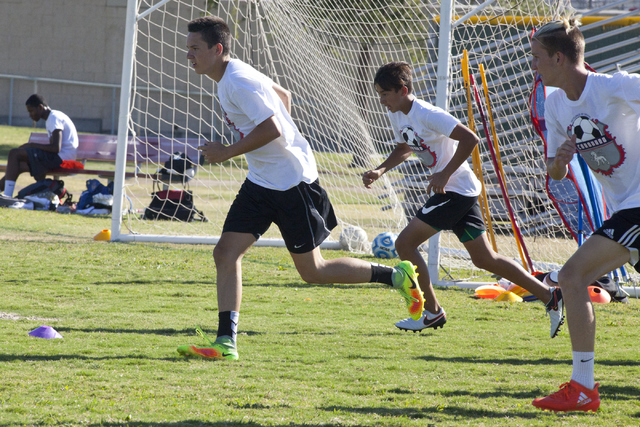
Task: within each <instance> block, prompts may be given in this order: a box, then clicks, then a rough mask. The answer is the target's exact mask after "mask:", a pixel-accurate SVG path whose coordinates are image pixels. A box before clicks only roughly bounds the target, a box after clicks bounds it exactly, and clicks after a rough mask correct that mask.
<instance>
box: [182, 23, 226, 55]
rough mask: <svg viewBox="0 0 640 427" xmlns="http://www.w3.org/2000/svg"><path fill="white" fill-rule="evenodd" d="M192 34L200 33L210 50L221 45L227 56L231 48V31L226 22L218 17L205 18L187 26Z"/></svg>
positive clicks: (223, 52)
mask: <svg viewBox="0 0 640 427" xmlns="http://www.w3.org/2000/svg"><path fill="white" fill-rule="evenodd" d="M187 29H188V30H189V32H190V33H200V34H201V35H202V39H203V40H204V41H205V42H207V45H208V46H209V49H211V48H212V47H213V46H215V45H217V44H218V43H220V44H221V45H222V54H223V55H227V54H228V53H229V49H230V48H231V31H230V30H229V26H228V25H227V23H226V22H224V20H223V19H222V18H220V17H218V16H203V17H201V18H196V19H194V20H192V21H190V22H189V24H187Z"/></svg>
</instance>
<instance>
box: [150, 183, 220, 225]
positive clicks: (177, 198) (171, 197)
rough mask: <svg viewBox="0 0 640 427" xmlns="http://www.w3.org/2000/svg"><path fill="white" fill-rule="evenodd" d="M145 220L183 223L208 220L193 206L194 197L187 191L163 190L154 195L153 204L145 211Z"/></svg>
mask: <svg viewBox="0 0 640 427" xmlns="http://www.w3.org/2000/svg"><path fill="white" fill-rule="evenodd" d="M143 218H144V219H151V220H157V219H162V220H176V221H182V222H191V221H202V222H207V221H208V219H207V218H206V217H205V216H204V214H203V213H202V211H199V210H198V209H196V207H195V206H194V205H193V195H192V194H191V192H190V191H187V190H162V191H157V192H155V193H153V198H152V199H151V204H150V205H149V207H148V208H146V209H145V210H144V216H143Z"/></svg>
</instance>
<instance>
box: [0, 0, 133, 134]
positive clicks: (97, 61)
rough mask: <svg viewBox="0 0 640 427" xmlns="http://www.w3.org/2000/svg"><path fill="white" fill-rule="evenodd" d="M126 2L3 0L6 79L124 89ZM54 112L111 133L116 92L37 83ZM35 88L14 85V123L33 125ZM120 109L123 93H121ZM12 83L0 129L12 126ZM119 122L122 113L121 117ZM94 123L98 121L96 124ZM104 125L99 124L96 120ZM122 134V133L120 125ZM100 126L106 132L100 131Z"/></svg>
mask: <svg viewBox="0 0 640 427" xmlns="http://www.w3.org/2000/svg"><path fill="white" fill-rule="evenodd" d="M126 3H127V2H126V0H27V1H25V0H0V40H2V43H1V44H0V45H1V46H2V48H1V49H0V74H10V75H17V76H28V77H39V78H43V77H44V78H54V79H64V80H77V81H81V82H90V83H106V84H116V85H118V86H119V85H120V76H121V72H122V70H121V69H122V49H123V43H124V23H125V14H126ZM37 91H38V93H40V94H42V95H44V96H45V98H46V99H47V100H48V102H49V104H50V105H51V107H52V108H55V109H59V110H61V111H63V112H65V113H66V114H68V115H69V116H70V117H71V118H72V119H74V121H76V124H77V125H78V127H80V128H81V127H86V128H87V130H89V131H94V132H95V131H103V132H109V131H110V130H111V126H112V117H113V111H112V106H113V96H114V91H113V89H112V88H95V87H89V86H77V85H69V84H61V83H49V82H42V81H40V82H37ZM33 92H34V82H33V81H25V80H18V79H14V84H13V102H12V103H11V109H12V123H13V124H14V125H25V124H28V123H29V122H30V121H29V120H28V117H27V115H26V109H25V107H24V102H25V100H26V98H27V97H28V96H29V95H31V94H32V93H33ZM115 96H116V103H115V105H116V107H117V105H118V101H119V97H120V91H119V90H116V93H115ZM9 99H10V80H9V79H7V78H0V123H4V124H6V123H7V117H8V115H9V110H10V102H9ZM115 114H116V116H115V117H116V119H117V114H118V113H117V108H116V111H115ZM92 119H93V120H92ZM96 119H98V120H96ZM115 123H116V129H117V120H116V121H115ZM96 125H98V126H99V127H100V129H95V127H96Z"/></svg>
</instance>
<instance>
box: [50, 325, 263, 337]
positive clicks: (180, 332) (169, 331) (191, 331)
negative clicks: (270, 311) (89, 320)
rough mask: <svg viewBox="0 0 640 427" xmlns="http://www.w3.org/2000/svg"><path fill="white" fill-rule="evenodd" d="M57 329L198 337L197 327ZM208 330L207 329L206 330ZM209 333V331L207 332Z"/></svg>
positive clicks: (62, 328) (59, 329)
mask: <svg viewBox="0 0 640 427" xmlns="http://www.w3.org/2000/svg"><path fill="white" fill-rule="evenodd" d="M56 331H58V332H60V333H62V332H85V333H88V334H93V333H108V334H140V335H164V336H187V337H193V338H197V335H196V333H195V327H193V328H184V329H173V328H163V329H121V328H69V327H64V326H60V327H58V326H56ZM205 332H206V331H205ZM215 334H216V332H215V331H212V332H211V335H210V336H211V338H215ZM242 334H243V335H264V332H256V331H242ZM207 335H209V332H207Z"/></svg>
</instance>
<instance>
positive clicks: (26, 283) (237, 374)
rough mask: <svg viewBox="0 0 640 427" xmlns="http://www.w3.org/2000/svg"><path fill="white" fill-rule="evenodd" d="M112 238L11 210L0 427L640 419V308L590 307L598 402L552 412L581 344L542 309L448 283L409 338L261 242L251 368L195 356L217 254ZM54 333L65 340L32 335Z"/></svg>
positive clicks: (249, 298) (243, 330)
mask: <svg viewBox="0 0 640 427" xmlns="http://www.w3.org/2000/svg"><path fill="white" fill-rule="evenodd" d="M12 129H13V128H12ZM5 130H6V129H5V127H2V128H0V131H5ZM27 135H28V133H27ZM0 146H1V148H2V150H4V151H1V152H0V162H4V161H5V160H6V152H7V151H8V148H7V146H8V145H7V144H4V143H3V141H2V137H1V136H0ZM2 156H4V158H2ZM74 179H75V178H74ZM77 179H79V180H80V182H79V183H78V184H80V183H81V182H83V178H77ZM78 195H79V193H78ZM109 227H110V218H90V217H80V216H76V215H62V214H56V213H50V212H33V211H16V210H12V209H0V277H1V278H2V280H1V283H2V302H0V336H1V337H2V343H3V345H2V350H1V351H0V378H1V379H2V380H1V381H0V396H1V401H0V427H3V426H14V425H29V426H31V425H33V426H63V425H65V426H66V425H72V426H75V425H88V426H182V425H188V426H235V425H239V426H297V425H306V426H420V427H425V426H457V425H469V426H507V425H509V426H549V425H567V426H614V425H616V426H633V425H640V401H639V399H638V398H639V397H640V364H639V362H638V356H637V353H638V336H639V334H638V327H639V324H640V320H639V319H640V305H639V304H638V301H637V300H631V301H630V303H629V304H606V305H597V306H596V307H595V309H596V315H597V320H598V333H597V339H598V341H597V347H596V381H598V382H600V383H601V386H600V392H601V398H602V400H603V403H602V406H601V409H600V410H599V411H598V412H597V413H595V414H593V413H589V414H582V413H579V414H575V413H574V414H554V413H549V412H541V411H539V410H537V409H535V408H533V407H532V406H531V404H530V403H531V400H532V399H534V398H536V397H540V396H543V395H546V394H549V393H551V392H554V391H556V390H557V388H558V386H559V385H560V384H561V383H563V382H565V381H568V380H569V377H570V374H571V347H570V341H569V336H568V333H567V332H566V329H565V330H564V331H563V332H562V333H561V334H560V335H559V336H558V337H557V338H555V339H549V321H548V318H547V317H545V314H544V309H543V306H542V304H541V303H540V302H531V303H506V302H505V303H501V302H494V301H489V300H482V299H476V298H474V297H473V293H472V291H469V290H464V289H459V288H439V289H437V291H436V292H437V294H438V297H439V299H440V301H441V303H442V305H443V306H444V307H445V309H446V311H447V314H448V323H447V324H446V325H445V327H444V328H443V329H438V330H437V331H433V330H430V331H427V332H423V333H421V334H413V333H407V332H402V331H400V330H398V329H397V328H395V327H394V323H395V322H396V321H397V320H399V319H402V318H404V317H406V309H405V307H404V305H403V301H402V299H401V298H400V297H399V295H398V294H397V292H395V291H393V290H391V289H390V288H388V287H386V286H384V285H380V284H362V285H346V284H335V285H316V284H307V283H304V282H302V281H301V280H300V278H299V276H298V274H297V272H296V271H295V268H294V267H293V263H292V262H291V260H290V258H289V256H288V254H287V252H286V251H285V250H283V249H281V248H253V249H251V250H250V251H249V253H248V254H247V255H246V256H245V259H244V264H243V267H244V270H243V276H244V284H245V286H244V294H243V308H242V311H241V315H240V324H239V333H240V334H239V337H238V340H239V343H238V349H239V353H240V359H239V360H238V361H236V362H228V361H221V362H220V361H218V362H215V361H206V360H198V359H186V358H183V357H180V356H179V355H178V353H177V352H176V347H177V346H178V345H182V344H199V345H200V344H204V342H203V341H202V339H201V338H199V337H198V336H197V335H196V334H195V331H194V328H195V326H196V325H200V326H201V327H202V328H203V329H204V330H205V331H206V332H207V333H208V334H209V335H212V336H215V333H216V327H217V318H218V313H217V303H216V289H215V267H214V263H213V259H212V256H211V251H212V249H213V248H212V247H210V246H198V245H168V244H140V243H126V244H125V243H110V242H99V241H94V240H93V236H94V235H95V234H97V233H98V232H99V231H100V230H102V229H105V228H109ZM324 254H325V257H327V258H334V257H340V256H349V254H348V253H345V252H340V251H325V252H324ZM363 258H365V259H368V260H371V261H380V262H384V263H387V264H389V265H393V263H394V261H393V260H391V261H384V260H382V261H381V260H376V259H374V258H369V257H363ZM42 325H48V326H52V327H54V328H55V329H56V330H57V331H58V332H59V333H60V334H61V335H62V336H63V339H52V340H45V339H40V338H33V337H31V336H29V335H28V333H29V332H30V331H31V330H33V329H35V328H37V327H39V326H42Z"/></svg>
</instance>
